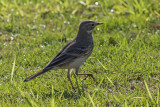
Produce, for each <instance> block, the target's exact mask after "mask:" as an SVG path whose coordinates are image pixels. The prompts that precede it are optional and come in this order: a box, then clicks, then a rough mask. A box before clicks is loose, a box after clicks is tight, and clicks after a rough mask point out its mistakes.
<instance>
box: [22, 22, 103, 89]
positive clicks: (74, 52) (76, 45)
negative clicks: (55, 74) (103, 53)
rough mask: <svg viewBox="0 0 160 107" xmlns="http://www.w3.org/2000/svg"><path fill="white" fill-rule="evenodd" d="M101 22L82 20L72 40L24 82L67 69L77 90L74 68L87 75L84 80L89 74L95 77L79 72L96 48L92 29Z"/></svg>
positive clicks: (68, 76) (77, 71) (77, 72)
mask: <svg viewBox="0 0 160 107" xmlns="http://www.w3.org/2000/svg"><path fill="white" fill-rule="evenodd" d="M101 24H103V23H101V22H95V21H92V20H87V21H83V22H81V24H80V25H79V30H78V34H77V36H76V37H75V38H74V39H73V40H72V41H70V42H69V43H68V44H67V45H66V46H64V48H62V49H61V50H60V51H59V52H58V53H57V55H56V56H55V57H54V58H53V59H52V60H51V61H50V62H49V63H48V64H47V65H46V66H45V67H44V68H43V69H42V70H40V71H38V72H37V73H35V74H33V75H31V76H30V77H28V78H26V79H25V80H24V82H28V81H30V80H32V79H33V78H35V77H37V76H39V75H41V74H43V73H45V72H47V71H50V70H57V69H67V70H68V72H67V78H68V80H69V81H70V84H71V86H72V89H74V90H75V87H74V86H73V83H72V81H71V79H70V77H71V73H72V71H73V69H75V71H76V72H75V74H76V75H86V77H85V78H84V79H83V80H86V78H87V77H88V76H90V77H92V78H93V79H94V77H93V74H92V73H79V68H80V66H81V65H82V64H83V63H84V62H85V61H86V60H87V59H88V57H89V56H90V55H91V53H92V51H93V48H94V41H93V36H92V31H93V29H94V28H95V27H96V26H97V25H101Z"/></svg>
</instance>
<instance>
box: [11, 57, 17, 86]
mask: <svg viewBox="0 0 160 107" xmlns="http://www.w3.org/2000/svg"><path fill="white" fill-rule="evenodd" d="M15 63H16V57H15V58H14V61H13V67H12V73H11V83H12V81H13V74H14V69H15Z"/></svg>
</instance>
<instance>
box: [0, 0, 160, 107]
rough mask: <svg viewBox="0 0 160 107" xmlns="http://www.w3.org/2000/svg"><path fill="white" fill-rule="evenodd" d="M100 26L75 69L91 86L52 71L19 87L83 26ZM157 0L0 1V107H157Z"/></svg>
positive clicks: (159, 21) (159, 65)
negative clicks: (84, 23) (89, 23)
mask: <svg viewBox="0 0 160 107" xmlns="http://www.w3.org/2000/svg"><path fill="white" fill-rule="evenodd" d="M88 19H90V20H95V21H97V22H103V23H104V24H103V25H102V26H98V27H97V28H96V29H94V31H93V36H94V42H95V48H94V50H93V53H92V55H91V57H90V58H89V59H88V60H87V61H86V62H85V63H84V64H83V66H81V72H90V73H93V75H94V77H95V78H96V81H93V80H92V78H88V79H87V80H86V81H82V78H83V77H80V76H76V75H74V74H73V75H72V78H71V79H72V81H73V84H74V85H75V86H78V88H77V90H76V92H74V91H73V90H72V87H71V85H70V83H69V81H68V79H67V71H66V70H53V71H51V72H47V73H45V74H44V75H41V76H39V77H37V78H36V79H34V80H32V81H30V82H27V83H24V82H23V80H24V79H25V78H26V77H28V76H30V75H31V74H34V73H35V72H36V71H37V70H41V69H42V68H43V67H44V66H45V65H46V64H47V63H48V62H49V61H50V60H51V59H52V58H53V57H54V56H55V55H56V53H57V52H58V51H59V50H60V49H61V48H63V46H65V44H67V43H68V42H69V41H70V40H72V39H73V38H74V37H75V36H76V34H77V31H78V26H79V24H80V22H82V21H84V20H88ZM159 50H160V3H159V0H101V1H98V2H97V0H82V1H81V2H80V1H76V0H62V1H60V0H43V1H39V0H35V1H29V0H23V1H22V0H0V68H1V70H0V71H1V72H0V107H5V106H12V107H14V106H24V107H25V106H34V107H40V106H52V107H60V106H67V107H74V106H78V107H83V106H93V107H98V106H99V107H102V106H130V107H132V106H134V107H140V106H144V107H147V106H157V107H158V106H159V105H160V104H159V102H160V99H159V98H160V95H159V91H160V90H159V89H160V85H159V83H160V80H159V79H160V73H159V71H160V51H159Z"/></svg>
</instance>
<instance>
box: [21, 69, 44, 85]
mask: <svg viewBox="0 0 160 107" xmlns="http://www.w3.org/2000/svg"><path fill="white" fill-rule="evenodd" d="M43 73H44V71H43V70H41V71H38V72H37V73H35V74H33V75H31V76H30V77H28V78H26V79H25V80H24V81H23V82H28V81H30V80H32V79H33V78H35V77H37V76H39V75H41V74H43Z"/></svg>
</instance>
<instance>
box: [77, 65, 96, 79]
mask: <svg viewBox="0 0 160 107" xmlns="http://www.w3.org/2000/svg"><path fill="white" fill-rule="evenodd" d="M78 71H79V68H76V75H87V76H86V77H85V78H84V79H83V80H86V79H87V77H88V76H90V77H92V78H93V80H95V78H94V77H93V74H92V73H78Z"/></svg>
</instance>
